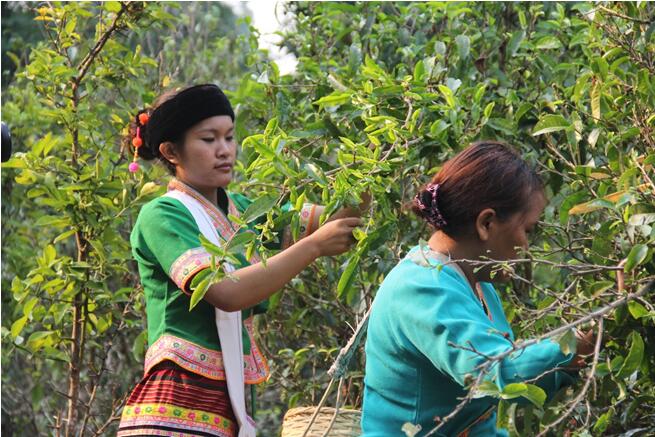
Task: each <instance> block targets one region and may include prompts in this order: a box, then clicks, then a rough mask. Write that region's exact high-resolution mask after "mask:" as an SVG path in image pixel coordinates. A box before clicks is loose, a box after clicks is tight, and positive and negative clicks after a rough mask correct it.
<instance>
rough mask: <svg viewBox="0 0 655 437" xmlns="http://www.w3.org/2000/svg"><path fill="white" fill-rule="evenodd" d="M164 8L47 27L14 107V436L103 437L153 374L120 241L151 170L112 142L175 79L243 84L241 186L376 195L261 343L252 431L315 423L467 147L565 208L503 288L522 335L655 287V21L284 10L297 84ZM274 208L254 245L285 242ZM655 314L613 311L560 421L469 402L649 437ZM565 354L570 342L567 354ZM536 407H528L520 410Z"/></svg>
mask: <svg viewBox="0 0 655 437" xmlns="http://www.w3.org/2000/svg"><path fill="white" fill-rule="evenodd" d="M171 8H175V6H174V5H167V6H166V7H162V5H159V4H157V3H148V4H142V3H130V4H121V3H118V2H108V3H105V4H103V5H102V6H97V5H90V4H73V3H66V4H61V5H57V6H55V7H54V8H53V9H49V8H45V9H40V10H38V11H36V12H35V13H36V18H37V20H38V21H41V22H42V24H43V25H44V27H45V29H46V35H47V38H46V39H44V40H43V41H42V42H41V43H39V44H38V45H36V46H35V47H32V51H31V54H30V57H29V62H28V63H27V65H23V64H21V65H19V68H18V74H17V77H16V79H15V80H14V82H12V83H11V84H10V85H9V87H8V88H7V89H3V102H4V103H3V121H7V122H9V123H10V124H11V125H12V128H13V130H14V135H15V138H16V140H17V142H19V143H20V144H22V145H23V148H22V153H19V154H17V155H16V157H15V158H14V159H13V160H12V161H11V162H10V163H8V164H6V165H4V166H3V172H2V184H3V193H2V196H3V210H2V220H3V233H2V237H3V244H2V256H3V265H2V285H3V287H2V289H3V303H4V305H3V314H2V315H3V321H2V326H3V328H2V341H3V351H2V359H3V362H2V367H3V395H5V396H3V416H4V411H5V410H8V411H9V412H10V413H12V414H15V413H16V412H20V414H17V416H16V417H15V418H14V419H13V423H14V426H15V427H16V429H22V430H30V429H31V430H32V431H38V432H40V433H46V432H52V433H55V431H54V430H53V429H55V428H56V427H60V428H61V430H62V433H63V432H64V428H66V424H67V423H73V422H70V421H69V422H67V421H66V420H64V419H69V420H70V419H74V418H75V417H77V422H76V423H77V428H78V429H80V428H82V427H85V428H86V434H85V435H92V434H94V433H95V434H97V435H98V434H103V433H104V432H107V430H109V429H111V426H112V424H111V419H112V417H113V415H115V414H117V413H118V411H119V408H120V406H121V401H122V397H123V396H125V395H126V394H127V392H128V391H129V390H130V388H131V385H132V384H133V383H134V381H136V380H137V379H138V378H139V376H140V364H139V360H141V359H142V356H143V347H144V344H143V343H144V340H145V337H144V334H143V328H144V325H143V323H144V320H143V303H142V300H141V297H140V294H139V288H138V278H137V277H136V276H135V271H134V266H133V264H132V263H131V262H130V261H129V260H130V259H131V257H130V253H129V247H128V239H127V235H128V233H129V230H130V227H131V224H132V223H133V220H134V217H135V214H136V213H137V212H138V207H139V205H141V204H142V203H143V202H144V201H147V200H148V199H150V198H152V197H153V196H155V195H157V194H158V193H160V192H161V187H162V184H163V183H164V182H163V181H164V178H163V171H162V170H161V169H159V168H156V167H153V168H148V169H147V171H145V172H143V173H140V174H139V175H138V176H137V177H133V176H131V175H130V174H128V173H127V171H126V167H127V162H128V160H127V155H129V153H128V151H127V150H124V149H122V148H121V147H120V144H119V143H120V137H121V133H122V131H123V130H124V128H125V125H126V124H127V121H128V120H129V118H130V116H131V115H132V114H134V111H135V108H140V107H141V106H143V105H144V104H148V103H150V102H151V101H152V99H153V98H154V97H155V95H156V94H157V92H158V91H159V90H160V89H161V88H162V87H164V88H165V87H166V86H167V85H168V84H169V83H170V84H176V83H185V82H201V81H208V80H210V81H215V82H217V83H219V84H221V85H224V86H226V87H228V88H231V90H232V93H231V95H230V97H231V99H232V101H233V104H234V106H235V107H236V108H237V119H238V120H237V130H238V136H239V138H240V140H241V141H240V142H241V155H240V165H239V169H238V170H239V178H238V179H239V180H238V181H237V182H236V183H235V184H234V189H235V190H238V191H240V192H242V193H244V194H246V195H248V196H249V197H251V198H253V199H257V198H262V199H263V200H262V202H266V203H271V202H270V199H271V197H273V198H274V199H277V200H279V202H278V204H281V203H282V202H283V201H291V203H292V204H293V205H297V206H300V205H302V203H303V202H304V201H312V202H315V203H321V204H324V205H326V206H327V211H328V212H331V211H334V210H336V209H338V208H339V207H341V206H343V205H346V204H356V203H357V202H358V201H359V196H360V195H361V194H362V193H363V192H365V191H368V192H370V193H372V194H373V197H374V202H373V203H372V205H371V209H370V211H369V214H368V215H367V216H366V225H365V227H364V228H363V229H362V232H361V233H359V234H358V235H356V237H357V238H358V240H359V241H358V244H357V247H356V249H355V250H353V251H352V252H351V253H350V254H348V255H347V256H343V257H340V258H336V259H326V260H321V261H320V262H317V263H315V264H314V265H312V266H311V267H310V268H308V269H307V270H306V271H305V272H303V274H301V275H300V276H299V277H298V278H297V279H295V280H293V281H292V283H291V284H290V285H289V286H288V287H287V289H286V291H285V292H284V293H279V294H276V295H275V296H274V297H273V298H272V302H271V303H272V305H271V311H270V312H269V314H268V315H267V316H266V317H265V318H263V319H262V320H261V322H260V324H259V327H260V332H261V336H262V341H263V344H264V347H265V349H266V350H267V352H268V356H269V357H270V358H271V360H270V361H271V364H272V368H273V376H272V378H271V381H270V382H269V383H267V384H266V386H265V387H264V388H263V390H260V391H264V394H263V396H262V397H261V399H260V409H263V411H262V414H260V416H259V417H258V421H259V422H260V424H261V428H262V429H263V432H262V435H276V432H277V429H278V426H279V422H280V417H281V414H282V413H283V412H284V411H285V410H286V409H287V408H289V407H290V406H294V405H311V404H316V403H317V402H318V399H319V398H320V396H321V394H322V392H323V390H324V389H325V386H326V384H327V381H328V380H329V377H328V376H327V375H326V373H325V371H326V369H327V368H328V367H329V366H330V364H331V361H332V359H334V357H335V356H336V353H337V351H338V348H339V347H340V346H342V345H343V344H344V343H345V341H346V340H347V339H348V337H349V336H350V333H351V328H350V327H349V325H353V324H354V323H356V321H357V320H358V318H360V317H361V316H362V315H363V314H364V312H365V311H366V309H367V308H368V307H369V306H370V303H371V301H372V299H373V297H374V295H375V291H376V289H377V287H378V285H379V284H380V282H381V281H382V279H383V278H384V276H385V274H386V272H388V271H389V269H391V268H392V267H393V265H394V264H395V263H396V262H397V261H398V260H399V259H400V257H401V256H403V254H404V253H405V251H406V249H407V248H408V247H410V246H412V245H414V244H416V243H417V242H418V241H419V240H420V239H426V238H427V237H428V233H427V232H428V231H427V229H426V227H425V226H424V225H423V223H420V222H419V221H417V220H416V219H415V218H414V217H412V216H410V215H408V214H407V213H406V212H404V210H403V209H402V206H403V205H404V204H405V203H407V202H408V201H409V200H411V198H412V197H413V196H414V194H415V190H416V188H417V186H419V185H421V184H423V183H425V182H427V180H428V178H429V176H431V175H432V174H434V172H435V171H436V170H437V169H438V168H439V166H440V165H441V163H443V162H444V160H445V159H447V158H448V157H449V156H452V155H453V154H454V153H456V152H457V151H458V150H461V148H462V147H464V146H465V145H466V144H468V143H470V142H472V141H475V140H478V139H502V140H505V141H508V142H510V143H512V144H514V145H515V146H516V147H517V148H519V149H520V150H521V152H522V154H523V156H525V157H526V159H528V160H530V161H531V162H532V163H533V164H534V165H535V166H537V167H538V168H539V169H540V170H541V172H542V176H543V178H544V181H545V183H546V189H547V193H548V197H549V200H550V204H549V206H548V207H547V209H546V213H545V215H544V217H543V223H542V227H541V229H540V231H539V232H538V235H535V237H534V239H533V247H532V248H531V251H530V257H531V258H532V261H531V262H530V263H521V264H519V265H518V267H517V268H516V270H515V271H514V273H513V275H514V278H515V279H514V281H513V282H512V284H509V285H508V286H507V287H504V288H503V289H502V290H501V291H502V293H503V298H504V301H505V304H506V311H507V314H508V317H509V318H510V320H511V321H512V323H513V325H514V327H515V332H516V334H517V337H518V338H528V337H534V336H536V335H539V334H542V333H546V332H548V331H550V330H552V329H553V328H557V327H559V326H562V325H563V324H565V323H567V322H573V321H575V320H578V319H580V318H582V317H583V316H585V315H587V314H588V313H590V312H591V311H594V310H599V309H600V310H602V309H603V308H605V307H607V306H608V305H611V304H612V302H615V301H617V300H618V299H619V298H621V297H623V296H625V295H626V293H634V292H636V291H637V290H638V289H639V288H640V287H641V286H643V285H644V284H645V282H646V281H647V280H649V279H652V278H653V277H654V275H655V265H654V263H653V261H652V259H653V246H654V238H655V232H654V231H653V222H655V202H654V200H653V193H654V192H655V185H654V181H653V180H654V174H653V173H654V172H653V170H652V168H653V165H654V164H655V154H654V153H653V150H654V149H653V146H655V138H654V136H653V129H654V127H655V112H654V109H653V108H655V82H654V81H653V79H652V77H654V76H655V54H654V53H655V36H654V35H653V33H654V29H655V21H654V17H655V8H654V7H653V5H652V4H650V3H639V4H634V3H622V4H587V3H579V4H565V5H562V4H516V3H515V4H509V3H508V4H497V3H491V4H487V3H485V4H467V3H447V4H443V3H384V4H377V3H293V4H290V5H288V8H289V9H290V10H291V12H293V14H294V15H295V27H294V28H293V30H291V31H288V33H287V35H285V38H284V44H285V45H286V46H287V47H288V48H289V49H290V50H291V51H292V52H293V53H294V54H295V55H296V56H297V58H298V60H299V63H298V67H297V72H296V73H295V74H294V75H290V76H280V75H279V73H278V70H277V67H276V66H275V64H273V63H270V62H268V61H266V57H265V54H263V53H261V52H260V51H258V50H257V49H256V44H257V43H256V36H255V34H254V33H252V30H249V29H248V27H247V22H245V23H242V24H241V25H240V26H241V27H238V26H236V25H234V26H233V27H230V28H231V29H235V30H234V31H232V34H231V35H230V37H229V38H227V37H225V36H224V35H225V34H224V33H220V32H215V31H212V29H219V28H220V26H218V24H217V23H219V22H221V20H223V21H226V22H232V21H233V18H232V17H231V16H230V14H229V13H228V12H227V11H226V10H225V9H224V8H222V7H218V6H216V5H213V4H208V5H205V6H202V8H204V9H202V10H201V11H198V10H197V9H194V8H201V6H197V5H196V6H185V7H184V8H182V9H173V10H171ZM180 11H182V12H183V13H180ZM171 12H172V13H171ZM194 17H195V19H197V20H200V19H202V20H204V21H203V22H202V23H203V24H202V25H199V26H195V27H194V25H193V24H192V23H194V22H195V21H194ZM112 26H115V28H112ZM213 26H216V27H213ZM112 29H113V30H112ZM236 29H241V30H240V31H241V32H243V33H241V34H240V33H239V32H237V31H236ZM196 30H202V31H200V32H197V31H196ZM82 35H83V36H84V37H82ZM103 35H107V36H108V38H107V39H106V41H104V43H103V44H101V45H96V42H98V41H100V42H103ZM94 47H96V48H98V49H97V50H95V49H94ZM16 59H20V56H17V57H16ZM35 120H38V121H35ZM151 182H154V183H151ZM274 212H275V211H272V212H271V213H269V214H268V217H269V219H270V220H269V222H268V223H267V224H265V225H262V239H261V241H262V242H265V241H266V240H267V239H269V238H275V236H274V235H273V234H272V229H274V225H275V221H276V220H280V219H279V218H277V217H278V216H277V215H276V214H274ZM284 218H285V217H282V219H284ZM623 259H627V262H626V263H625V266H624V268H625V271H626V274H625V290H618V289H617V285H616V271H617V268H616V266H617V264H618V263H619V262H620V261H621V260H623ZM526 266H528V267H531V268H525V267H526ZM652 298H653V294H652V292H651V293H650V294H648V295H643V296H641V297H638V298H636V299H632V300H630V302H629V303H628V304H627V305H622V306H620V307H618V308H617V309H613V310H611V311H607V312H606V313H604V321H603V323H602V326H603V328H604V329H603V338H602V340H603V343H604V347H603V348H602V349H601V351H600V353H599V354H598V356H597V357H594V359H593V360H592V361H593V362H594V365H593V368H594V369H595V372H594V373H593V374H592V373H591V372H590V370H589V369H587V370H585V371H583V372H582V373H581V376H582V377H581V380H580V384H578V385H577V386H575V387H572V388H570V389H569V390H568V391H566V392H564V393H562V394H561V396H559V398H558V399H556V400H554V401H552V402H549V403H546V404H545V405H544V404H543V399H541V397H540V396H539V394H537V395H536V396H531V395H530V393H533V392H532V391H531V390H533V389H532V388H531V386H521V387H512V388H511V390H512V391H511V392H503V393H500V392H495V391H494V387H490V386H488V385H487V386H484V387H477V388H476V390H478V391H484V393H488V394H491V395H496V396H499V397H501V398H503V399H504V400H503V401H502V402H501V408H500V414H499V420H500V421H501V423H502V424H504V425H505V426H508V427H509V428H510V430H511V431H512V432H513V433H514V434H515V435H532V434H537V433H538V432H540V431H544V430H547V429H549V427H552V428H554V430H552V431H551V432H553V433H554V434H555V435H561V434H564V433H565V432H566V433H570V434H571V435H600V434H603V435H605V434H608V435H620V434H623V435H634V434H635V433H637V432H642V433H646V434H648V433H652V432H653V431H654V430H653V428H652V426H653V425H652V423H653V419H654V418H655V391H654V388H653V384H654V382H655V381H654V380H655V357H654V356H653V354H652V352H651V353H648V346H647V345H649V344H651V343H653V342H654V341H655V329H654V328H653V326H654V323H655V308H654V307H653V305H652V303H651V302H652ZM597 319H598V318H597ZM570 337H571V336H570V335H563V336H561V337H560V338H559V340H560V342H561V344H562V346H563V347H564V348H566V347H569V343H570V341H569V340H570ZM363 360H364V357H363V354H361V353H359V354H358V355H357V356H356V359H355V360H354V361H355V362H353V363H352V365H351V371H350V372H349V373H348V378H347V381H346V384H345V386H344V387H345V388H344V394H345V401H346V403H347V404H349V405H354V406H359V405H361V395H362V383H363V379H362V378H363V372H362V370H363V365H364V361H363ZM18 381H21V382H20V383H19V382H18ZM23 381H24V382H23ZM96 388H97V390H96ZM66 393H68V398H67V396H66ZM521 395H528V397H530V398H531V400H533V402H534V404H533V405H532V406H529V407H516V405H515V404H510V403H507V401H506V400H505V399H510V398H512V397H515V396H521ZM7 398H9V399H10V400H9V401H8V400H6V399H7ZM67 399H68V400H67ZM76 399H77V400H79V402H76ZM73 407H75V408H73ZM73 412H75V413H73ZM563 418H565V419H566V420H561V421H559V422H558V419H563ZM3 419H4V417H3ZM3 422H4V420H3ZM105 424H106V426H107V428H102V427H103V426H105ZM565 430H566V431H565ZM424 431H427V430H424ZM66 433H67V434H69V435H72V433H73V430H72V429H69V430H67V432H66ZM418 435H423V433H419V434H418Z"/></svg>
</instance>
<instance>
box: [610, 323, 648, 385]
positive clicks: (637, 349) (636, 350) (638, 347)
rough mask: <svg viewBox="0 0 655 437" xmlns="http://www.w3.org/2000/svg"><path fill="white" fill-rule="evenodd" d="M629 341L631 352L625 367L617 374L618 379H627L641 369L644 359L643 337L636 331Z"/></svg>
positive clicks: (624, 362) (626, 359)
mask: <svg viewBox="0 0 655 437" xmlns="http://www.w3.org/2000/svg"><path fill="white" fill-rule="evenodd" d="M629 340H630V352H628V356H627V357H626V358H625V360H624V361H623V365H622V366H621V368H620V369H619V371H618V372H617V373H616V377H617V378H627V377H628V376H630V375H632V373H634V372H635V371H636V370H637V369H639V366H640V365H641V362H642V360H643V358H644V340H643V339H642V338H641V335H639V333H638V332H636V331H632V332H631V333H630V336H629Z"/></svg>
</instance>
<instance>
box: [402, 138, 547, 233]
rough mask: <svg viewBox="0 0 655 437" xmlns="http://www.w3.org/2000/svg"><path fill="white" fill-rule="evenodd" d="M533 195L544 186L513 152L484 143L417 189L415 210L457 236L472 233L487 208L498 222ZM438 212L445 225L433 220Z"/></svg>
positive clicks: (525, 205) (495, 143) (500, 145)
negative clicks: (478, 218) (494, 213)
mask: <svg viewBox="0 0 655 437" xmlns="http://www.w3.org/2000/svg"><path fill="white" fill-rule="evenodd" d="M436 184H438V187H437V188H436V189H435V186H436ZM535 191H539V192H541V191H543V183H542V181H541V179H540V178H539V175H537V173H536V172H535V170H534V169H533V168H531V167H530V166H529V165H528V163H527V162H526V161H524V160H523V158H521V156H520V155H519V154H518V153H517V152H516V151H515V150H513V149H512V148H511V147H510V146H509V145H507V144H504V143H502V142H499V141H480V142H476V143H473V144H471V145H470V146H469V147H467V148H466V149H464V150H462V151H461V152H460V153H458V154H457V155H455V156H454V157H453V158H452V159H450V160H448V161H447V162H446V163H445V164H444V166H443V167H442V168H441V170H440V171H439V172H438V173H437V174H436V175H435V176H434V177H433V178H432V181H431V183H430V184H427V185H426V186H424V187H422V188H421V189H420V190H419V192H418V194H417V196H416V199H415V201H414V202H413V204H412V210H413V211H414V213H416V215H418V216H419V217H421V218H424V219H426V220H428V222H429V223H430V224H432V226H433V227H435V228H436V229H439V230H442V231H444V232H445V233H446V234H448V235H449V236H451V237H458V236H463V235H466V234H468V233H470V232H471V231H472V227H473V224H474V223H475V220H476V218H477V216H478V214H479V213H480V211H482V210H483V209H485V208H492V209H493V210H494V211H495V212H496V215H497V216H498V218H499V219H500V220H506V219H507V218H509V217H510V216H512V215H513V214H515V213H517V212H521V211H522V210H525V209H527V208H528V204H529V199H530V196H531V195H532V194H533V193H534V192H535ZM435 192H436V194H435ZM435 211H437V212H438V213H439V214H440V217H441V218H442V221H439V220H434V217H435V215H436V214H435ZM443 222H445V224H443ZM435 223H437V224H435Z"/></svg>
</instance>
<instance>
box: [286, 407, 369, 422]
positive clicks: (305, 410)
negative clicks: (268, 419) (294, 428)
mask: <svg viewBox="0 0 655 437" xmlns="http://www.w3.org/2000/svg"><path fill="white" fill-rule="evenodd" d="M314 411H316V407H294V408H291V409H290V410H287V412H286V413H285V414H284V418H285V419H287V418H290V417H293V416H296V415H302V414H313V413H314ZM334 411H335V408H334V407H321V411H320V412H319V415H323V414H331V415H332V414H334ZM342 414H343V415H361V414H362V412H361V410H355V409H351V408H339V415H342Z"/></svg>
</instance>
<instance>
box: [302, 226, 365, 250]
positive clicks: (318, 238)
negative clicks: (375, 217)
mask: <svg viewBox="0 0 655 437" xmlns="http://www.w3.org/2000/svg"><path fill="white" fill-rule="evenodd" d="M361 224H362V220H361V219H360V218H359V217H346V218H340V219H336V220H332V221H330V222H328V223H325V224H324V225H323V226H321V227H320V228H318V229H317V230H316V231H315V232H314V233H313V234H311V235H310V236H309V237H307V238H308V239H310V240H311V241H312V242H313V243H314V244H315V245H316V247H317V249H318V253H319V256H334V255H339V254H342V253H344V252H346V251H348V249H350V248H351V247H352V245H353V244H354V243H355V238H354V237H353V229H355V228H356V227H357V226H360V225H361Z"/></svg>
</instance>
